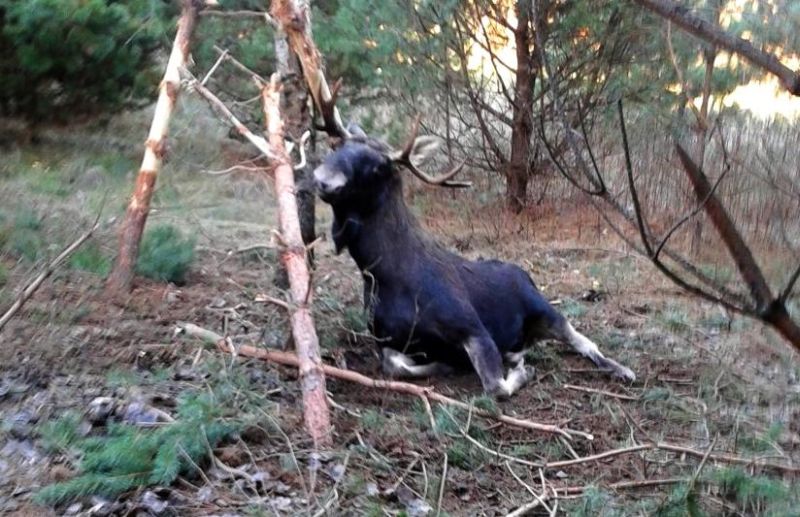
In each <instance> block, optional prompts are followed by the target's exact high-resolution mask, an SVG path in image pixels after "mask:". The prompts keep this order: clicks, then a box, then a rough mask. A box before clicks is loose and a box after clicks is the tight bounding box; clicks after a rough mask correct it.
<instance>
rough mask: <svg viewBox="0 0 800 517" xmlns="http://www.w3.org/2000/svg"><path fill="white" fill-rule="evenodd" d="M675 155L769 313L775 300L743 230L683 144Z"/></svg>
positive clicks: (760, 308)
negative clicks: (768, 308)
mask: <svg viewBox="0 0 800 517" xmlns="http://www.w3.org/2000/svg"><path fill="white" fill-rule="evenodd" d="M675 151H676V152H677V153H678V158H679V159H680V161H681V164H682V165H683V170H684V171H685V172H686V175H687V176H688V178H689V181H690V182H691V183H692V187H693V188H694V192H695V195H696V196H697V199H698V201H703V200H704V199H706V198H708V199H707V201H706V202H705V204H704V205H703V206H704V208H705V211H706V214H708V217H709V219H711V222H712V223H713V224H714V227H715V228H716V229H717V232H718V233H719V236H720V238H721V239H722V241H723V242H724V243H725V247H726V248H727V249H728V253H729V254H730V256H731V258H732V259H733V261H734V263H735V264H736V267H737V268H738V269H739V273H740V274H741V275H742V278H743V279H744V281H745V283H746V284H747V287H748V288H749V290H750V295H751V296H752V297H753V300H754V302H755V304H756V307H757V311H758V312H761V311H763V310H766V308H767V306H768V305H769V304H770V303H771V302H772V300H773V298H772V293H771V291H770V288H769V284H767V280H766V278H764V274H763V273H762V271H761V268H760V267H759V266H758V264H757V263H756V260H755V257H753V253H752V252H751V251H750V248H749V247H748V246H747V244H746V243H745V242H744V239H743V238H742V235H741V233H739V230H738V229H737V228H736V225H735V224H734V222H733V220H732V219H731V218H730V216H729V215H728V212H727V211H726V210H725V207H724V206H722V203H720V201H719V199H717V197H716V196H715V195H714V194H713V192H711V185H710V183H709V181H708V177H706V175H705V173H704V172H703V171H702V169H700V167H699V166H697V164H695V163H694V161H693V160H692V159H691V158H690V157H689V154H688V153H687V152H686V151H685V150H684V149H683V147H681V145H680V144H679V143H676V144H675Z"/></svg>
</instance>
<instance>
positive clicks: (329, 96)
mask: <svg viewBox="0 0 800 517" xmlns="http://www.w3.org/2000/svg"><path fill="white" fill-rule="evenodd" d="M318 73H319V76H320V77H319V91H318V96H317V103H318V105H319V111H320V115H322V122H323V123H324V125H323V126H322V128H321V129H322V130H323V131H325V132H326V133H328V134H329V135H331V136H336V137H339V138H341V139H342V140H347V139H348V138H350V137H351V136H352V135H351V134H350V131H348V130H347V128H346V127H345V126H344V124H343V123H342V118H341V117H340V116H339V110H338V109H336V98H337V97H338V96H339V89H340V88H341V87H342V80H341V78H340V79H338V80H337V81H336V82H335V83H333V88H332V89H330V90H329V89H328V83H327V82H326V81H325V77H324V76H323V75H322V71H319V72H318Z"/></svg>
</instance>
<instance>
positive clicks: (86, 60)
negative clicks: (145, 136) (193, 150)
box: [0, 0, 170, 123]
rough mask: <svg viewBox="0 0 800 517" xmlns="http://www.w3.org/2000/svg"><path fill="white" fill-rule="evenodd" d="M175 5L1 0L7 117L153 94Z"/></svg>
mask: <svg viewBox="0 0 800 517" xmlns="http://www.w3.org/2000/svg"><path fill="white" fill-rule="evenodd" d="M169 9H170V6H169V3H168V2H158V1H153V0H132V1H129V2H116V1H111V0H28V1H25V2H20V1H18V0H0V50H2V53H0V70H1V71H2V73H0V114H2V115H5V116H19V117H23V118H26V119H28V120H31V121H33V122H37V123H39V122H42V121H43V120H59V119H62V120H66V119H69V117H71V116H72V115H75V114H79V115H82V116H83V115H86V114H91V113H98V112H103V111H107V110H109V109H117V110H118V109H123V108H126V107H131V106H132V105H136V101H137V100H139V99H143V98H146V97H149V96H152V94H153V91H154V90H155V87H156V85H157V84H158V70H157V69H156V67H155V66H154V65H155V62H154V59H153V57H154V55H155V53H156V51H158V50H159V49H160V48H161V43H162V42H163V41H165V39H164V38H163V35H164V33H165V29H166V28H167V27H168V25H167V24H168V19H169V17H168V14H170V13H167V10H169Z"/></svg>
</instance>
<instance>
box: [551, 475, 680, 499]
mask: <svg viewBox="0 0 800 517" xmlns="http://www.w3.org/2000/svg"><path fill="white" fill-rule="evenodd" d="M686 481H687V480H686V479H684V478H666V479H643V480H641V481H620V482H617V483H611V484H610V485H606V486H607V488H610V489H612V490H623V489H626V488H646V487H652V486H663V485H677V484H679V483H685V482H686ZM589 486H590V485H586V486H565V487H556V488H555V491H556V492H557V493H558V494H560V495H581V494H583V493H584V492H585V491H586V490H587V489H589Z"/></svg>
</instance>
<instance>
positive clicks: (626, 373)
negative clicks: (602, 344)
mask: <svg viewBox="0 0 800 517" xmlns="http://www.w3.org/2000/svg"><path fill="white" fill-rule="evenodd" d="M567 333H568V336H567V341H568V342H569V344H570V345H572V347H573V348H574V349H575V350H577V351H578V353H579V354H581V355H582V356H584V357H588V358H589V359H591V360H592V362H594V363H595V364H596V365H598V366H599V367H601V368H610V369H611V373H613V374H614V376H615V377H619V378H620V379H623V380H625V381H628V382H633V381H635V380H636V374H635V373H633V372H632V371H631V369H630V368H627V367H625V366H622V365H621V364H619V363H618V362H616V361H614V360H613V359H609V358H607V357H606V356H604V355H603V354H602V352H600V349H599V348H597V345H595V344H594V342H593V341H592V340H591V339H589V338H588V337H586V336H584V335H583V334H581V333H580V332H578V331H577V330H575V329H574V328H573V327H572V325H570V324H569V322H567Z"/></svg>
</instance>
